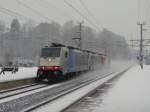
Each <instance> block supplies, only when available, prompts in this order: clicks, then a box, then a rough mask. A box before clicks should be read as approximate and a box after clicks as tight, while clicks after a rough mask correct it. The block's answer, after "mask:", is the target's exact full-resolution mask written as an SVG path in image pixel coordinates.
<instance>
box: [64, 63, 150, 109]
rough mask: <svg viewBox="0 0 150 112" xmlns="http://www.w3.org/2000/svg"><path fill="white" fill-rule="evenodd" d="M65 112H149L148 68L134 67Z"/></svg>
mask: <svg viewBox="0 0 150 112" xmlns="http://www.w3.org/2000/svg"><path fill="white" fill-rule="evenodd" d="M65 112H150V66H148V65H145V66H144V69H143V70H141V69H140V66H138V65H137V66H134V67H133V68H131V69H130V70H129V71H127V72H126V73H125V74H123V75H122V76H120V77H119V78H117V79H115V80H113V81H112V82H109V83H106V84H105V86H104V87H103V88H99V89H98V90H97V92H96V93H94V94H92V95H90V96H87V97H85V98H84V99H82V100H81V101H79V102H77V103H76V104H74V105H73V106H72V107H70V108H69V109H67V110H66V111H65Z"/></svg>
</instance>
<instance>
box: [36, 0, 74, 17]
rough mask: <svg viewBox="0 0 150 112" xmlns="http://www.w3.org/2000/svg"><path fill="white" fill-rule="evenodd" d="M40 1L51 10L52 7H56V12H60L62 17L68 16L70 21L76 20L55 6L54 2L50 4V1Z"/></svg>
mask: <svg viewBox="0 0 150 112" xmlns="http://www.w3.org/2000/svg"><path fill="white" fill-rule="evenodd" d="M38 1H40V2H43V1H44V2H45V3H46V4H45V5H46V6H47V7H48V8H49V7H50V6H52V7H54V8H55V9H56V10H59V14H60V15H61V16H62V17H64V15H65V16H68V17H69V18H70V19H72V20H73V19H74V18H73V17H72V16H71V15H70V14H68V13H67V12H66V11H64V10H62V9H59V8H58V7H57V6H55V5H54V4H53V3H52V2H50V1H47V0H38Z"/></svg>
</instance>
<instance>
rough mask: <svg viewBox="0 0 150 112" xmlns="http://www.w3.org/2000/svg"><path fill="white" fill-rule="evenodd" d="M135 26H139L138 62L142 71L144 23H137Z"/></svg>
mask: <svg viewBox="0 0 150 112" xmlns="http://www.w3.org/2000/svg"><path fill="white" fill-rule="evenodd" d="M137 25H139V26H140V52H139V61H140V66H141V69H143V31H144V30H143V25H145V23H137Z"/></svg>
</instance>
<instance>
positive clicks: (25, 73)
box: [0, 67, 37, 82]
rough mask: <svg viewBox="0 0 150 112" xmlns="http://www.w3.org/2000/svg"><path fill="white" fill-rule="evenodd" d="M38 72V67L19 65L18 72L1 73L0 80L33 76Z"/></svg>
mask: <svg viewBox="0 0 150 112" xmlns="http://www.w3.org/2000/svg"><path fill="white" fill-rule="evenodd" d="M0 70H1V69H0ZM36 73H37V67H19V70H18V72H16V73H12V72H5V74H3V73H2V74H0V82H6V81H11V80H20V79H27V78H33V77H36Z"/></svg>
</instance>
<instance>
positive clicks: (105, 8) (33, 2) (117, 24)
mask: <svg viewBox="0 0 150 112" xmlns="http://www.w3.org/2000/svg"><path fill="white" fill-rule="evenodd" d="M20 1H22V2H23V3H25V4H27V5H28V6H29V7H32V8H34V9H35V10H37V11H39V12H40V13H42V15H44V16H46V17H48V18H50V19H52V20H54V21H58V22H59V23H61V24H63V23H64V22H66V21H68V20H70V19H73V20H76V21H77V20H78V21H80V20H82V19H83V18H81V17H80V16H79V15H78V14H77V13H76V12H75V11H74V10H72V9H71V8H70V7H69V6H67V5H66V4H65V3H64V1H63V0H20ZM68 1H69V2H70V3H72V4H73V5H74V6H75V7H76V8H78V9H79V10H80V11H81V12H82V13H84V14H85V15H86V16H87V17H89V15H88V14H87V13H86V11H85V10H84V9H83V7H82V5H81V4H80V2H79V0H68ZM82 1H84V3H85V4H86V6H87V7H88V8H89V10H90V11H91V12H92V13H93V14H94V15H95V17H96V18H97V21H99V23H100V24H101V25H102V26H103V27H104V28H108V29H110V30H112V31H114V32H116V33H117V34H120V35H123V36H125V37H126V39H129V38H130V37H131V36H133V38H137V37H138V35H139V34H138V33H139V32H138V29H139V28H138V26H137V25H136V23H137V21H140V20H141V21H142V20H144V21H146V22H147V21H148V20H149V19H150V17H149V15H150V11H149V12H148V10H150V8H149V7H150V2H149V0H82ZM139 4H140V5H139ZM0 6H3V7H5V8H8V9H10V10H13V11H15V12H18V13H21V14H23V15H25V16H26V17H28V18H32V19H34V20H36V21H39V22H40V21H48V19H45V18H43V17H41V16H40V15H39V14H36V13H35V12H33V11H31V10H30V9H27V8H25V7H23V6H22V5H19V3H18V2H17V0H0ZM148 13H149V15H148ZM0 14H1V19H2V20H5V21H7V22H8V21H10V18H12V17H11V16H8V15H6V14H3V13H1V12H0ZM20 19H21V18H20ZM22 20H23V19H22ZM84 21H85V20H84ZM85 24H87V25H90V24H88V23H87V22H86V21H85ZM147 32H148V31H147ZM147 34H148V33H147ZM147 34H146V35H147Z"/></svg>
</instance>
